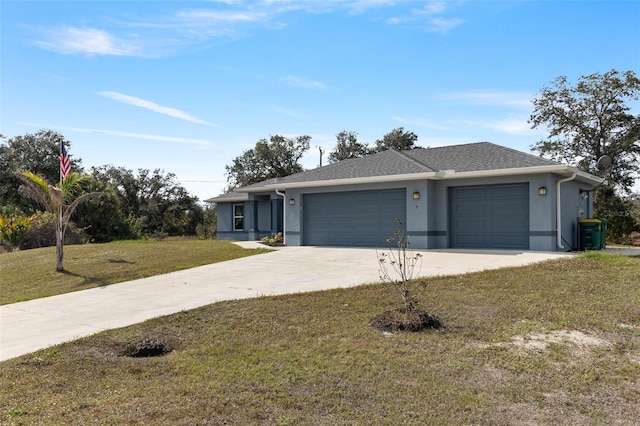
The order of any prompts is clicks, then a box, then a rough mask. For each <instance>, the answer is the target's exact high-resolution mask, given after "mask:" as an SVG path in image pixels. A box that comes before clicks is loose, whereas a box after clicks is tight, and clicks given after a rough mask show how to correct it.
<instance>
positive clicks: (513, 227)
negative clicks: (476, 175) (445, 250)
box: [449, 183, 529, 250]
mask: <svg viewBox="0 0 640 426" xmlns="http://www.w3.org/2000/svg"><path fill="white" fill-rule="evenodd" d="M449 200H450V210H449V211H450V214H451V216H450V222H449V223H450V230H451V247H452V248H491V249H518V250H521V249H522V250H526V249H528V248H529V184H527V183H521V184H513V185H487V186H468V187H460V188H450V190H449Z"/></svg>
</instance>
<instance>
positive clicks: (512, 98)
mask: <svg viewBox="0 0 640 426" xmlns="http://www.w3.org/2000/svg"><path fill="white" fill-rule="evenodd" d="M436 98H437V99H441V100H446V101H462V102H464V103H468V104H473V105H501V106H515V107H522V108H531V99H532V98H533V95H531V94H529V93H523V92H492V91H471V92H455V93H448V94H443V95H439V96H436Z"/></svg>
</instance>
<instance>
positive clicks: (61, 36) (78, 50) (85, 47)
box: [35, 26, 142, 56]
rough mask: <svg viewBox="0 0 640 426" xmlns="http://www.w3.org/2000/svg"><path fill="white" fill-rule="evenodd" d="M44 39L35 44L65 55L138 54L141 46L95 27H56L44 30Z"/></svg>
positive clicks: (140, 52) (140, 51)
mask: <svg viewBox="0 0 640 426" xmlns="http://www.w3.org/2000/svg"><path fill="white" fill-rule="evenodd" d="M45 37H46V40H39V41H36V42H35V44H36V45H37V46H40V47H41V48H43V49H46V50H50V51H53V52H57V53H62V54H67V55H85V56H94V55H108V56H139V55H141V54H142V47H141V46H140V45H138V44H137V43H136V42H135V41H134V40H125V39H121V38H118V37H116V36H114V35H112V34H110V33H108V32H107V31H103V30H99V29H96V28H74V27H66V26H65V27H58V28H54V29H52V30H48V31H45Z"/></svg>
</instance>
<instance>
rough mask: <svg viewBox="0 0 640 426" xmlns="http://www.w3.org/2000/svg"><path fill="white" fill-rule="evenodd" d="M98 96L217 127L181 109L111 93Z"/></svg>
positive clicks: (106, 92) (101, 93)
mask: <svg viewBox="0 0 640 426" xmlns="http://www.w3.org/2000/svg"><path fill="white" fill-rule="evenodd" d="M98 94H99V95H100V96H103V97H105V98H108V99H113V100H114V101H118V102H122V103H125V104H128V105H133V106H137V107H140V108H144V109H148V110H150V111H153V112H157V113H159V114H164V115H168V116H169V117H173V118H177V119H180V120H185V121H189V122H191V123H196V124H204V125H205V126H216V125H215V124H212V123H209V122H208V121H205V120H201V119H199V118H197V117H194V116H192V115H191V114H189V113H186V112H184V111H181V110H179V109H176V108H171V107H166V106H162V105H158V104H156V103H155V102H151V101H147V100H145V99H140V98H136V97H135V96H129V95H123V94H122V93H118V92H109V91H105V92H98Z"/></svg>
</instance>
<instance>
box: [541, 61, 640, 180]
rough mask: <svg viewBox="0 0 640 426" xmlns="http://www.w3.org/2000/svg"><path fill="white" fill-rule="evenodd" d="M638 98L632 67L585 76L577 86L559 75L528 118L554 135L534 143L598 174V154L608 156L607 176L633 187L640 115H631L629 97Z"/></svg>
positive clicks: (638, 153)
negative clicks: (609, 160)
mask: <svg viewBox="0 0 640 426" xmlns="http://www.w3.org/2000/svg"><path fill="white" fill-rule="evenodd" d="M639 98H640V80H639V79H638V78H637V77H636V75H635V73H634V72H633V71H626V72H622V73H621V72H618V71H616V70H611V71H608V72H606V73H604V74H599V73H596V74H591V75H587V76H583V77H581V78H580V79H579V81H578V83H577V84H576V85H575V86H572V85H571V84H570V83H569V82H568V80H567V77H566V76H560V77H558V78H556V79H555V80H554V81H553V82H552V83H551V85H549V86H545V87H543V89H542V91H541V92H540V94H539V95H538V96H537V97H536V98H535V99H534V100H533V106H534V110H533V113H532V114H531V117H530V119H529V123H530V124H531V125H532V128H537V127H540V126H545V127H546V128H547V129H548V131H549V137H548V139H546V140H541V141H539V142H537V143H536V144H535V145H533V147H532V148H533V149H534V150H536V151H538V152H539V153H540V154H541V155H543V156H548V157H550V158H552V159H554V160H557V161H561V162H564V163H568V164H573V165H576V166H577V167H579V168H580V169H581V170H584V171H586V172H590V173H597V170H596V161H597V159H598V158H600V157H601V156H602V155H609V156H611V158H612V159H613V165H612V167H611V170H610V172H609V174H608V180H609V181H610V182H611V183H613V184H614V185H615V186H616V188H617V189H620V190H622V191H624V192H629V191H630V189H631V188H632V186H633V184H634V181H635V179H636V178H637V176H638V167H639V160H640V142H639V141H638V139H640V115H633V114H631V113H630V106H629V105H628V104H627V102H628V101H630V100H638V99H639Z"/></svg>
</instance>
